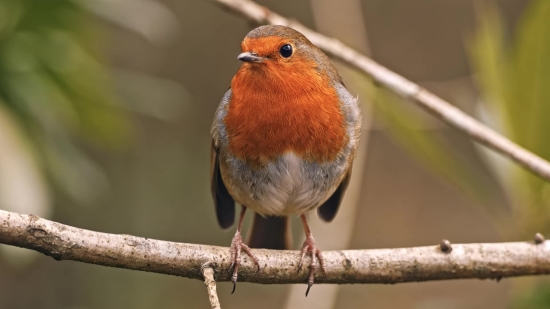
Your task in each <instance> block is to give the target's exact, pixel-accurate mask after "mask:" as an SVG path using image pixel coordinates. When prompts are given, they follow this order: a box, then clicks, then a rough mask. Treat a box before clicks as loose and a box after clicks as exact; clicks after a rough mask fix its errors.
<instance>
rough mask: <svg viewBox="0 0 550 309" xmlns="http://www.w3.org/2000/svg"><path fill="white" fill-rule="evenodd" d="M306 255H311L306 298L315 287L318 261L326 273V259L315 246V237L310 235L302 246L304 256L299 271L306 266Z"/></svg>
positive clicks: (299, 264)
mask: <svg viewBox="0 0 550 309" xmlns="http://www.w3.org/2000/svg"><path fill="white" fill-rule="evenodd" d="M306 254H310V255H311V264H310V265H309V278H308V281H307V290H306V297H307V295H308V294H309V290H310V289H311V287H312V286H313V283H314V281H315V271H316V270H317V267H318V265H317V260H319V266H321V271H322V272H323V273H325V259H324V258H323V255H322V254H321V251H320V250H319V249H317V247H316V246H315V239H314V238H313V236H311V235H309V236H307V237H306V240H305V241H304V244H303V246H302V255H301V256H300V262H299V263H298V271H300V270H301V269H302V266H303V264H304V258H305V256H306ZM316 258H317V259H316Z"/></svg>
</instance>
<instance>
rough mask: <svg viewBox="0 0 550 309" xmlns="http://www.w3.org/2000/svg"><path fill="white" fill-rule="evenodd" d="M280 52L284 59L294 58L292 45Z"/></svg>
mask: <svg viewBox="0 0 550 309" xmlns="http://www.w3.org/2000/svg"><path fill="white" fill-rule="evenodd" d="M279 52H280V53H281V56H283V57H284V58H288V57H290V56H292V45H290V44H286V45H283V46H282V47H281V49H280V50H279Z"/></svg>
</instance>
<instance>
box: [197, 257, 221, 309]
mask: <svg viewBox="0 0 550 309" xmlns="http://www.w3.org/2000/svg"><path fill="white" fill-rule="evenodd" d="M201 272H202V275H203V277H204V285H205V286H206V291H207V292H208V300H210V305H211V306H212V309H221V305H220V300H219V299H218V293H217V292H216V280H214V269H213V268H212V266H211V265H210V263H204V264H203V265H202V267H201Z"/></svg>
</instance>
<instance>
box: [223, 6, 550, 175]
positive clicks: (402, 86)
mask: <svg viewBox="0 0 550 309" xmlns="http://www.w3.org/2000/svg"><path fill="white" fill-rule="evenodd" d="M215 2H217V3H220V4H222V5H224V6H225V7H227V8H229V9H231V10H233V11H235V12H237V13H239V14H241V15H243V16H244V17H246V18H248V19H249V20H252V21H254V22H256V23H258V24H264V23H267V24H275V25H285V26H289V27H292V28H294V29H296V30H298V31H300V32H302V33H303V34H304V35H305V36H307V37H308V39H309V40H310V41H311V42H312V43H313V44H315V45H317V46H318V47H319V48H321V49H322V50H324V51H325V52H326V53H328V54H331V55H332V56H334V57H336V58H338V59H340V60H343V61H344V62H346V63H348V64H349V65H351V66H353V67H356V68H357V69H359V70H361V71H363V72H364V73H366V74H367V75H369V76H370V77H372V78H373V79H374V80H375V81H376V82H377V83H379V84H380V85H382V86H384V87H385V88H387V89H389V90H391V91H393V92H395V93H397V94H398V95H400V96H402V97H403V98H406V99H409V100H411V101H413V102H415V103H416V104H417V105H419V106H420V107H422V108H423V109H425V110H427V111H428V112H430V113H431V114H433V115H434V116H435V117H437V118H439V119H441V120H443V121H445V122H446V123H447V124H449V125H450V126H452V127H454V128H456V129H459V130H460V131H462V132H464V133H466V134H468V135H469V136H470V137H471V138H472V139H474V140H475V141H477V142H479V143H481V144H483V145H485V146H488V147H489V148H492V149H493V150H496V151H497V152H500V153H501V154H503V155H505V156H507V157H509V158H511V159H512V160H514V161H515V162H517V163H518V164H520V165H522V166H523V167H525V168H527V169H528V170H530V171H532V172H533V173H535V174H537V175H539V176H540V177H542V178H544V179H546V180H550V163H548V162H547V161H545V160H544V159H542V158H541V157H539V156H537V155H535V154H533V153H531V152H529V151H528V150H526V149H525V148H522V147H521V146H519V145H517V144H515V143H513V142H512V141H510V140H509V139H507V138H506V137H504V136H502V135H500V134H499V133H497V132H495V131H494V130H492V129H491V128H489V127H487V126H485V125H484V124H482V123H480V122H479V121H477V120H476V119H474V118H473V117H471V116H469V115H467V114H466V113H464V112H462V111H461V110H459V109H458V108H456V107H454V106H453V105H451V104H450V103H449V102H446V101H445V100H443V99H441V98H439V97H438V96H436V95H435V94H433V93H431V92H429V91H427V90H426V89H424V88H422V87H420V86H419V85H417V84H415V83H413V82H411V81H410V80H407V79H406V78H404V77H402V76H400V75H398V74H396V73H394V72H392V71H390V70H388V69H387V68H385V67H383V66H381V65H380V64H378V63H376V62H375V61H373V60H372V59H370V58H367V57H365V56H364V55H362V54H360V53H359V52H357V51H355V50H353V49H352V48H350V47H348V46H346V45H345V44H343V43H342V42H340V41H338V40H336V39H333V38H329V37H326V36H324V35H322V34H319V33H317V32H315V31H313V30H311V29H308V28H306V27H305V26H303V25H302V24H300V23H298V22H296V21H294V20H290V19H287V18H285V17H283V16H281V15H278V14H276V13H274V12H272V11H270V10H269V9H267V8H266V7H263V6H260V5H258V4H256V3H254V2H253V1H249V0H215Z"/></svg>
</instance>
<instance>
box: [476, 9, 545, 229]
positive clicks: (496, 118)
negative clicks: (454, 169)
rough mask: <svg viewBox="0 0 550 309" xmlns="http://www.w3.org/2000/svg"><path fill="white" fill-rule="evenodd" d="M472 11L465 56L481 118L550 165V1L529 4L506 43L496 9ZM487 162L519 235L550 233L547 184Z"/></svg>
mask: <svg viewBox="0 0 550 309" xmlns="http://www.w3.org/2000/svg"><path fill="white" fill-rule="evenodd" d="M482 3H483V2H482ZM477 8H478V12H479V14H478V15H479V26H478V29H477V31H476V34H475V36H474V38H473V39H472V43H471V45H470V46H471V48H470V51H471V53H470V54H471V59H472V65H473V68H474V71H476V72H477V81H478V84H479V88H480V92H481V93H482V96H483V99H484V100H483V101H484V102H483V103H484V104H483V106H482V107H483V109H484V113H483V117H484V118H486V120H487V121H488V122H489V123H492V124H493V125H494V126H495V128H496V129H497V130H499V131H501V132H502V133H503V134H505V135H506V136H509V137H510V138H511V139H512V140H513V141H515V142H516V143H518V144H519V145H521V146H523V147H525V148H526V149H528V150H530V151H532V152H534V153H536V154H538V155H539V156H541V157H542V158H544V159H546V160H550V143H548V138H549V132H550V122H549V121H548V119H547V118H548V115H550V104H549V102H550V87H548V85H550V56H549V55H550V32H549V31H548V29H550V2H549V1H546V0H535V1H532V2H531V4H530V5H529V6H528V8H527V9H526V11H525V12H524V14H523V16H522V18H521V20H520V21H519V23H518V25H517V27H516V29H515V31H514V32H513V34H512V35H511V36H510V38H508V37H507V35H506V32H505V27H504V22H503V21H502V18H501V15H500V14H499V11H498V9H497V8H496V7H495V6H492V5H489V4H487V3H485V4H484V5H478V7H477ZM488 162H489V163H491V164H493V167H494V169H495V171H496V173H495V174H496V175H498V176H499V177H500V178H501V182H502V183H503V184H504V185H505V186H506V188H505V189H506V191H507V192H508V194H510V196H511V198H512V200H511V202H512V204H513V205H514V221H515V222H517V223H518V225H519V226H518V227H519V231H520V233H523V234H524V235H533V234H534V233H535V232H546V233H548V232H550V211H548V206H550V185H549V184H548V183H547V182H545V181H544V180H543V179H541V178H539V177H538V176H535V175H534V174H532V173H531V172H529V171H527V170H525V169H523V168H519V167H517V166H516V165H515V164H513V163H512V162H510V161H500V160H499V161H495V160H488Z"/></svg>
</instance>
